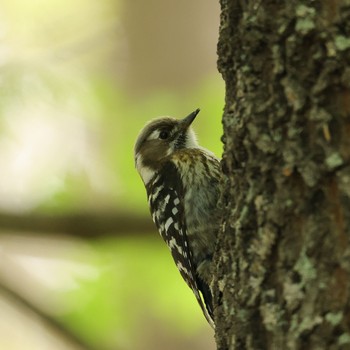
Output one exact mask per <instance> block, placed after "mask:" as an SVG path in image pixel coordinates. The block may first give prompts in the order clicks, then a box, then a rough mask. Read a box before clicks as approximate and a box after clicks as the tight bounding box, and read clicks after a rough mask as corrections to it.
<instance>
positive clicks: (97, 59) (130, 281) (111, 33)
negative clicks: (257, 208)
mask: <svg viewBox="0 0 350 350" xmlns="http://www.w3.org/2000/svg"><path fill="white" fill-rule="evenodd" d="M197 3H198V5H197V6H198V8H199V9H200V10H203V9H204V7H205V6H209V5H208V4H207V5H205V6H204V5H203V4H202V3H201V2H199V1H198V2H197ZM127 5H128V4H127V3H126V2H125V1H116V0H105V1H103V2H96V1H92V0H84V1H83V0H75V1H71V2H68V1H56V0H54V1H50V2H47V1H44V0H34V1H31V2H28V1H26V0H15V1H13V0H4V1H2V2H1V4H0V37H1V39H2V40H1V43H0V72H1V76H0V96H1V98H0V169H1V172H0V211H2V212H15V213H21V212H29V213H30V212H36V213H48V214H55V213H72V212H94V213H96V212H97V213H98V212H100V213H101V212H102V213H103V212H126V211H128V212H132V213H134V212H140V213H143V214H144V215H148V208H147V201H146V194H145V189H144V187H143V184H142V182H141V180H140V179H139V176H138V174H137V173H136V171H135V169H134V159H133V146H134V142H135V139H136V137H137V135H138V132H139V131H140V129H141V128H142V127H143V125H144V124H145V123H146V122H147V121H149V120H150V119H152V118H154V117H157V116H162V115H170V116H174V117H178V118H182V117H185V116H186V115H188V114H189V113H190V112H192V111H193V110H194V109H196V108H198V107H199V108H201V113H200V114H199V116H198V117H197V119H196V121H195V123H194V129H195V131H196V133H197V135H198V138H199V141H200V144H201V145H202V146H204V147H206V148H208V149H210V150H211V151H213V152H214V153H215V154H216V155H217V156H218V157H220V155H221V152H222V144H221V142H220V136H221V129H222V128H221V115H222V108H223V105H224V86H223V82H222V80H221V78H220V76H219V74H218V73H217V72H216V67H215V62H213V64H212V66H211V68H210V69H208V68H206V69H204V68H202V66H201V65H200V63H201V61H204V58H205V57H207V56H209V53H212V55H213V56H214V54H213V53H215V50H216V48H215V44H216V43H215V42H214V41H213V42H211V41H209V38H211V37H215V35H216V33H217V31H218V28H217V27H215V26H214V24H215V25H216V23H217V21H218V9H217V13H214V12H213V11H211V9H210V8H209V7H208V8H207V10H206V12H205V13H204V12H203V13H202V12H201V11H200V10H198V16H199V15H201V16H209V17H208V18H207V17H200V18H207V21H206V22H205V21H202V20H199V19H198V18H197V20H196V18H194V17H193V16H192V14H191V13H188V9H187V7H186V6H187V5H186V6H185V5H184V3H180V4H177V5H176V3H172V6H177V7H178V11H179V12H178V13H181V11H182V12H183V16H184V19H185V20H184V24H182V27H183V26H184V25H186V23H187V22H188V24H187V25H188V29H187V32H188V33H189V37H188V38H184V37H183V36H179V37H178V38H177V40H175V38H176V33H177V28H176V25H177V20H176V19H173V21H172V22H171V23H173V24H171V23H170V22H169V17H168V16H169V14H168V13H165V14H159V15H157V21H152V25H158V26H159V27H155V28H153V29H152V30H151V31H150V32H149V33H151V35H150V38H148V40H152V43H151V44H152V45H149V46H150V47H152V46H153V47H154V45H156V44H157V38H153V35H154V33H158V32H161V31H162V30H163V28H166V29H167V30H169V31H171V33H170V34H169V35H170V37H171V38H172V40H173V41H172V45H171V46H173V47H174V52H178V55H182V56H181V57H182V59H181V62H186V61H188V64H189V67H191V64H192V66H198V69H197V70H196V76H197V77H198V76H201V78H200V79H198V78H197V79H195V80H194V81H193V82H190V83H189V81H191V79H189V77H188V76H186V77H183V81H184V82H185V83H184V85H182V86H181V84H180V85H179V82H180V83H181V81H182V79H181V74H182V71H183V70H184V71H185V72H186V73H185V74H187V75H188V71H189V70H190V69H189V68H188V67H186V69H184V68H185V67H182V66H181V65H178V64H177V62H178V58H179V57H180V56H179V57H171V55H168V56H167V57H168V58H167V59H170V60H171V61H170V63H169V64H171V69H169V72H172V71H173V72H174V74H175V75H176V77H175V76H174V81H176V84H175V83H174V86H173V87H172V86H171V82H169V81H167V82H163V85H164V87H162V86H161V84H160V85H159V82H162V75H161V74H162V73H161V72H158V67H159V66H160V61H161V60H162V57H159V60H158V62H157V61H154V62H153V61H152V58H153V56H152V55H148V57H149V62H148V63H147V64H150V63H153V64H154V66H153V67H148V69H150V70H149V71H148V72H147V74H148V76H152V75H156V74H159V76H158V77H157V79H154V81H157V82H158V85H157V86H151V83H150V84H148V82H147V81H142V84H141V82H140V85H141V86H143V87H144V86H148V85H149V88H147V89H146V90H142V91H141V90H137V91H134V90H133V89H132V88H130V86H131V85H128V81H127V79H128V71H129V72H130V71H133V67H132V66H130V65H131V63H130V62H136V61H135V60H134V61H133V60H131V59H130V57H129V56H128V55H129V54H130V52H132V50H131V48H129V47H128V45H129V46H130V45H132V42H131V41H128V35H127V34H128V33H125V28H131V27H132V26H135V25H137V23H125V21H126V20H130V21H132V19H133V18H134V17H133V16H132V13H131V14H130V13H127V15H125V13H126V12H128V11H131V9H130V8H131V7H130V8H128V6H127ZM149 6H150V13H149V14H148V15H149V16H151V17H152V16H153V13H152V11H153V8H154V9H156V8H157V9H159V8H161V9H163V10H164V11H167V10H166V6H163V7H159V8H158V6H157V2H156V1H155V2H154V3H152V4H150V5H149ZM152 6H153V8H152ZM217 7H218V4H217ZM191 8H192V10H193V9H195V5H193V4H191ZM135 9H136V10H137V6H136V7H135ZM135 9H134V10H135ZM123 21H124V22H123ZM162 21H166V23H167V25H166V26H165V27H164V26H163V27H162ZM168 22H169V23H170V24H169V23H168ZM150 25H151V23H150ZM171 25H174V26H175V27H171ZM194 26H195V29H196V30H194V29H193V28H194ZM137 30H138V32H137V31H136V38H137V36H138V34H137V33H139V37H140V40H141V41H142V40H145V38H144V37H143V35H142V32H143V28H137ZM182 30H186V29H185V28H182ZM192 31H193V32H195V33H196V36H194V37H193V38H195V39H196V40H197V39H198V40H197V41H195V42H188V43H187V46H186V49H184V48H183V47H182V46H181V44H182V43H184V42H185V41H186V40H191V36H190V34H191V32H192ZM213 33H214V34H213ZM163 34H164V38H165V39H164V38H163V39H164V40H165V41H166V40H167V34H166V33H163ZM208 34H210V35H209V36H208ZM199 39H200V40H199ZM163 42H164V41H163ZM148 44H149V43H147V42H142V45H141V46H140V47H141V48H145V50H147V48H148ZM189 47H190V48H191V50H192V52H189V51H188V50H189ZM192 47H193V48H192ZM157 52H158V53H159V52H162V48H160V49H158V50H157ZM162 64H163V68H164V66H165V67H166V66H167V62H165V63H164V62H162ZM203 67H205V65H203ZM143 68H144V67H143V66H142V57H141V67H138V71H142V69H143ZM145 69H146V68H145ZM147 74H146V75H145V76H147ZM175 78H176V79H175ZM0 231H1V230H0ZM2 231H4V230H2ZM0 233H1V232H0ZM63 233H64V232H63ZM121 235H122V234H121V233H118V237H117V236H116V237H115V238H113V239H112V238H108V239H107V238H102V239H99V240H95V241H88V242H83V241H79V240H78V241H75V240H74V241H70V240H68V241H66V240H65V239H63V238H60V237H56V238H57V241H53V242H51V241H50V242H49V243H47V242H46V241H45V242H46V243H45V244H44V243H43V242H44V238H40V239H39V240H37V239H35V237H34V236H35V235H34V233H33V236H32V237H30V239H28V235H24V236H23V237H20V238H19V237H17V236H16V235H15V234H12V233H11V234H10V235H9V236H8V237H7V238H6V235H5V234H4V232H2V235H1V236H0V253H1V254H3V256H4V257H5V258H8V264H9V265H8V267H7V269H6V268H4V269H3V270H2V269H1V268H0V278H2V279H4V280H5V277H6V280H7V281H8V283H10V282H11V275H12V274H13V271H17V270H16V269H18V271H17V272H18V274H17V275H16V276H17V277H16V281H17V282H16V284H15V285H16V286H17V287H18V284H17V283H18V281H19V282H21V281H22V285H19V287H18V288H19V289H18V290H19V291H21V293H22V292H23V293H24V294H23V295H24V297H26V298H28V300H31V302H32V303H33V305H37V303H38V307H40V308H41V307H42V305H41V304H40V299H42V301H45V303H47V305H49V308H48V309H45V312H47V313H48V314H52V315H53V316H54V317H55V318H57V319H59V320H60V321H61V322H62V323H63V324H65V325H67V326H68V327H69V328H70V329H72V330H73V331H74V332H76V333H77V334H79V335H81V337H82V338H84V339H86V340H87V341H89V342H90V343H91V344H94V345H95V346H96V348H97V349H116V348H118V349H119V348H120V349H133V350H135V349H143V350H144V349H147V346H146V343H147V344H148V345H149V347H150V348H155V343H154V340H151V336H152V335H154V338H159V337H160V334H161V335H162V336H164V342H167V340H166V339H165V338H166V336H167V337H169V338H168V339H170V338H171V337H174V338H175V335H174V333H175V331H174V329H176V331H177V332H179V334H181V336H182V337H184V338H186V339H187V338H188V339H193V334H199V332H200V331H201V329H206V330H207V328H208V326H207V324H206V322H205V320H204V317H203V316H202V314H201V311H200V308H199V306H198V305H197V303H196V301H195V298H194V297H193V295H192V293H191V291H190V290H189V288H188V287H187V286H186V285H185V283H184V282H183V281H182V280H181V277H180V275H179V273H178V272H177V270H176V267H175V265H174V264H173V262H172V259H171V257H170V254H169V252H168V249H167V248H166V246H165V245H164V243H163V242H162V241H161V238H160V237H159V235H158V234H157V233H156V230H155V231H154V232H152V234H150V235H149V236H148V235H147V236H145V237H143V236H141V235H140V236H137V237H136V238H135V237H133V238H131V237H130V238H128V237H125V236H124V237H122V238H121V237H120V236H121ZM10 237H12V238H10ZM24 237H27V239H25V238H24ZM61 246H62V247H65V248H64V249H63V248H62V250H57V249H58V248H59V247H61ZM67 247H68V248H67ZM3 256H2V255H0V258H2V257H3ZM58 262H59V263H58ZM10 263H11V264H13V265H11V264H10ZM54 264H58V266H59V267H57V269H56V268H54V267H53V265H54ZM3 266H5V265H3ZM20 273H22V275H20ZM21 276H22V277H21ZM22 279H23V280H22ZM48 281H49V282H48ZM11 283H12V282H11ZM45 283H46V284H45ZM47 283H48V284H49V285H51V286H53V287H52V288H53V289H50V288H48V285H47ZM17 287H16V288H17ZM26 289H27V290H26ZM17 292H18V291H17ZM25 292H28V295H26V294H25ZM32 294H33V295H36V297H35V298H34V299H33V300H32V299H31V298H32V297H33V296H32ZM41 294H42V295H44V297H42V298H40V297H39V296H40V295H41ZM39 304H40V305H39ZM45 305H46V304H45ZM45 307H46V306H45ZM57 310H59V312H58V311H57ZM207 331H208V330H207ZM152 332H153V333H154V334H153V333H152ZM209 332H210V330H209ZM135 334H137V337H135ZM165 335H166V336H165ZM210 337H211V333H210ZM199 338H202V339H205V340H206V339H207V338H205V337H203V336H199ZM168 343H169V341H168ZM174 344H177V343H175V342H174ZM188 344H189V343H187V347H188V346H189V345H188ZM191 344H192V345H191V346H190V348H192V349H196V346H195V345H194V344H193V343H191ZM1 345H2V343H1V341H0V347H1V348H2V346H1ZM175 346H176V345H174V348H183V347H184V346H185V345H184V343H179V344H178V347H175ZM6 348H8V349H10V348H9V347H8V346H7V347H6ZM197 348H201V349H204V348H205V347H203V346H199V345H197ZM167 349H171V348H170V347H167ZM36 350H37V349H36Z"/></svg>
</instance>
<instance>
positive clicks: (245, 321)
mask: <svg viewBox="0 0 350 350" xmlns="http://www.w3.org/2000/svg"><path fill="white" fill-rule="evenodd" d="M221 8H222V13H221V26H220V38H219V43H218V55H219V61H218V66H219V70H220V72H221V73H222V75H223V78H224V80H225V82H226V106H225V112H224V119H223V124H224V137H223V141H224V155H223V164H222V165H223V171H224V172H225V173H226V175H227V177H226V179H225V181H224V183H223V195H222V202H221V205H222V207H223V211H224V217H225V219H224V222H223V227H222V232H221V233H220V237H219V244H218V249H217V254H216V264H217V276H216V277H217V278H216V281H215V284H214V285H215V287H216V291H217V292H216V295H215V299H216V302H217V305H218V306H217V308H216V324H217V328H216V340H217V344H218V349H220V350H226V349H230V350H231V349H239V350H241V349H254V350H256V349H308V350H309V349H350V303H349V298H350V278H349V277H350V244H349V237H350V167H349V162H350V64H349V63H350V1H348V0H323V1H311V0H309V1H306V0H305V1H272V0H270V1H269V0H268V1H261V0H260V1H258V0H247V1H243V0H221Z"/></svg>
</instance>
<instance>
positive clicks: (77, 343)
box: [0, 281, 95, 350]
mask: <svg viewBox="0 0 350 350" xmlns="http://www.w3.org/2000/svg"><path fill="white" fill-rule="evenodd" d="M0 294H1V295H3V296H4V297H5V298H6V299H7V300H8V301H9V302H11V303H14V304H15V305H16V306H17V307H18V308H20V309H22V311H23V313H24V312H28V311H30V312H31V313H33V314H34V315H35V316H36V317H37V318H39V319H40V321H42V323H43V324H44V325H45V326H46V327H48V329H50V330H51V331H53V332H54V333H56V335H57V336H59V337H61V338H62V339H64V340H65V341H67V342H69V343H70V344H71V345H73V346H74V347H76V348H79V349H84V350H95V348H94V347H93V346H92V345H90V344H88V343H86V342H85V341H84V340H83V339H81V338H79V337H77V336H76V335H75V334H74V333H72V332H71V331H70V330H68V329H67V328H66V327H65V326H64V325H62V324H61V323H59V322H58V321H57V320H56V319H54V318H53V317H51V316H49V315H48V314H45V313H44V312H43V311H41V310H40V309H38V308H36V307H35V306H34V305H33V304H31V303H30V302H29V301H28V300H26V299H24V298H23V297H22V296H20V295H19V294H17V293H16V292H15V291H13V290H12V289H10V288H9V287H7V286H6V285H4V284H2V282H1V281H0ZM33 322H34V320H33Z"/></svg>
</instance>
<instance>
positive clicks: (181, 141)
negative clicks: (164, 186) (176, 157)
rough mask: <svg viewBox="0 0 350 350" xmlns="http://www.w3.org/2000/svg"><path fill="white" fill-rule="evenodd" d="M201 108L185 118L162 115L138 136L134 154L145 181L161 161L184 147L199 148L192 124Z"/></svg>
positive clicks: (137, 166)
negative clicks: (148, 173)
mask: <svg viewBox="0 0 350 350" xmlns="http://www.w3.org/2000/svg"><path fill="white" fill-rule="evenodd" d="M198 113H199V109H197V110H195V111H194V112H192V113H191V114H189V115H188V116H187V117H186V118H184V119H180V120H179V119H175V118H170V117H161V118H157V119H154V120H152V121H150V122H149V123H148V124H146V126H145V127H144V128H143V129H142V130H141V132H140V134H139V136H138V137H137V140H136V144H135V148H134V156H135V165H136V168H137V170H138V172H139V173H140V175H141V177H142V179H143V181H144V183H145V184H146V183H147V179H148V178H149V176H150V175H149V176H146V175H145V173H146V170H145V169H147V171H148V172H153V173H154V172H155V171H156V169H157V168H158V167H159V166H160V164H161V161H162V160H164V159H166V158H167V157H168V156H170V155H171V154H172V153H174V152H176V151H177V150H179V149H182V148H197V147H199V146H198V144H197V140H196V136H195V134H194V132H193V130H192V129H191V124H192V122H193V121H194V119H195V118H196V116H197V114H198Z"/></svg>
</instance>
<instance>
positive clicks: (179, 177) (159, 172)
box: [134, 109, 221, 327]
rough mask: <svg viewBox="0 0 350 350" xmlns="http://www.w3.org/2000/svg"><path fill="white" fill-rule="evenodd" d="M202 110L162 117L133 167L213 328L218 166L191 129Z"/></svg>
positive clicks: (142, 140)
mask: <svg viewBox="0 0 350 350" xmlns="http://www.w3.org/2000/svg"><path fill="white" fill-rule="evenodd" d="M198 113H199V109H197V110H195V111H194V112H192V113H191V114H189V115H188V116H187V117H186V118H184V119H181V120H178V119H175V118H171V117H161V118H158V119H155V120H152V121H151V122H149V123H148V124H146V126H145V127H144V128H143V129H142V130H141V132H140V134H139V136H138V138H137V140H136V144H135V148H134V157H135V166H136V169H137V171H138V172H139V174H140V176H141V179H142V181H143V183H144V185H145V187H146V192H147V198H148V204H149V207H150V211H151V215H152V219H153V221H154V223H155V224H156V226H157V228H158V231H159V233H160V235H161V236H162V238H163V239H164V241H165V243H166V244H167V245H168V247H169V249H170V252H171V254H172V257H173V259H174V261H175V264H176V266H177V268H178V270H179V271H180V273H181V275H182V277H183V279H184V280H185V281H186V283H187V285H188V286H189V287H190V288H191V289H192V291H193V293H194V295H195V297H196V299H197V301H198V303H199V305H200V307H201V308H202V311H203V313H204V316H205V317H206V319H207V320H208V322H209V324H210V325H211V326H212V327H214V322H213V303H212V292H211V289H210V285H211V282H212V276H213V266H212V265H213V264H212V258H213V254H214V249H215V244H216V238H217V233H218V230H219V226H220V216H219V210H218V207H217V202H218V198H219V181H220V173H221V172H220V163H219V160H218V159H217V158H216V157H215V155H214V154H213V153H212V152H210V151H208V150H206V149H205V148H202V147H200V146H199V145H198V143H197V140H196V136H195V134H194V132H193V130H192V128H191V124H192V122H193V121H194V119H195V118H196V116H197V114H198Z"/></svg>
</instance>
